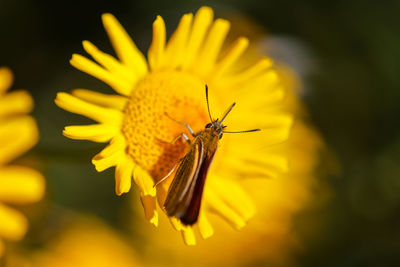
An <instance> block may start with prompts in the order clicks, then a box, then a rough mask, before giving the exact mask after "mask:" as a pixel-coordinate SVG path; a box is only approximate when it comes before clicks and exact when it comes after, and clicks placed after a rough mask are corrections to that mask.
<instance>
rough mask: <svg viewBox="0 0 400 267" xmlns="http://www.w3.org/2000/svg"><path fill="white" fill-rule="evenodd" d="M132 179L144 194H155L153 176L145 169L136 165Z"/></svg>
mask: <svg viewBox="0 0 400 267" xmlns="http://www.w3.org/2000/svg"><path fill="white" fill-rule="evenodd" d="M133 179H134V180H135V183H136V185H137V186H138V187H139V188H140V191H141V192H143V195H145V196H152V197H155V196H156V188H155V187H154V181H153V178H151V176H150V175H149V174H148V172H147V171H145V170H144V169H142V168H141V167H140V166H136V167H135V170H134V171H133Z"/></svg>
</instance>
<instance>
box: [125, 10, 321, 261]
mask: <svg viewBox="0 0 400 267" xmlns="http://www.w3.org/2000/svg"><path fill="white" fill-rule="evenodd" d="M238 18H240V20H238ZM232 25H233V27H234V28H235V29H236V30H238V29H242V31H240V30H239V32H236V33H233V34H232V35H231V36H230V37H231V38H232V37H234V36H235V35H236V36H238V35H239V36H240V35H241V34H243V32H246V34H249V33H251V32H253V33H252V34H251V35H250V36H249V38H250V40H251V46H250V47H249V49H248V50H247V51H246V55H245V56H244V57H242V59H243V60H240V62H238V63H237V67H238V68H240V65H242V66H243V65H246V64H248V62H249V60H250V61H251V60H252V59H254V58H257V57H259V56H260V55H261V54H262V49H261V47H260V45H261V43H260V42H258V40H265V39H264V38H265V31H262V30H254V29H259V28H260V26H259V25H258V24H254V23H253V22H252V21H251V20H250V21H249V19H248V18H244V17H235V18H234V20H233V21H232ZM280 63H281V62H276V63H275V67H276V70H277V72H278V74H279V77H280V82H281V83H280V84H281V85H282V86H283V87H284V88H285V89H287V91H286V95H285V99H284V101H283V103H282V108H283V109H284V110H286V111H287V112H289V113H292V114H295V117H296V120H295V121H294V124H293V127H292V129H291V133H290V137H289V139H288V140H287V141H286V142H284V143H281V144H278V145H275V146H273V147H270V148H269V150H270V151H271V152H272V153H276V154H277V155H282V156H284V157H285V158H287V159H288V165H289V168H288V171H287V172H286V173H280V174H278V175H277V176H276V178H275V179H243V180H241V181H238V183H240V186H241V187H243V188H244V189H245V190H246V192H248V194H249V195H251V196H252V199H253V200H254V203H255V205H256V209H257V211H258V212H257V216H255V218H253V219H252V220H251V221H250V222H249V223H248V225H247V227H246V228H244V229H243V230H242V231H240V232H237V231H232V230H231V229H229V228H226V227H225V223H224V222H223V221H222V220H220V219H219V218H218V217H216V216H210V218H209V219H210V221H211V222H212V224H213V226H214V227H215V229H216V231H218V235H215V237H214V238H212V239H210V240H207V242H199V243H198V245H197V246H196V247H190V248H187V247H185V246H184V245H182V242H180V240H179V239H178V238H177V237H176V236H175V235H174V232H173V231H171V229H169V228H168V227H165V226H164V225H163V224H162V223H161V224H160V227H159V228H158V229H157V231H156V232H155V231H154V230H153V229H152V228H151V227H149V226H148V225H146V224H143V223H142V224H139V225H138V222H136V223H134V222H132V221H130V222H128V223H129V224H131V225H132V232H133V233H134V234H135V235H137V234H140V235H143V237H145V238H146V239H147V242H145V243H142V244H141V246H142V247H143V254H142V255H143V256H144V257H145V258H147V259H154V257H153V255H155V254H156V255H158V257H157V258H156V259H155V260H156V262H158V263H159V264H163V265H164V266H219V267H221V266H230V267H231V266H296V264H295V263H294V262H293V255H294V254H296V253H298V252H302V251H304V248H303V247H302V246H303V244H302V240H301V239H300V237H299V234H300V233H299V230H298V229H296V225H295V216H296V215H297V214H298V213H299V212H300V211H301V210H304V209H305V208H307V207H308V206H310V205H313V204H314V205H315V203H318V204H321V202H323V199H321V197H320V196H323V197H325V198H326V197H327V195H328V194H329V192H328V191H327V188H326V187H324V186H323V185H321V184H319V183H318V181H319V179H318V178H317V175H318V173H317V167H318V166H319V167H321V165H320V164H321V160H320V155H321V153H326V152H327V151H326V147H325V145H324V142H323V140H322V138H321V136H320V135H319V133H318V131H317V130H316V129H314V127H313V126H312V125H311V124H310V123H309V121H308V120H309V116H308V113H307V110H306V108H305V107H304V106H303V104H302V102H301V101H300V100H299V98H298V97H297V95H296V94H297V93H298V92H301V91H302V90H303V85H302V84H301V81H300V79H299V76H298V74H297V73H296V72H295V71H294V70H293V69H292V68H290V66H288V65H286V64H280ZM238 65H239V66H238ZM224 138H225V137H224ZM315 192H318V194H316V193H315ZM316 195H317V196H316ZM134 203H135V202H134ZM136 206H137V203H135V204H134V205H133V208H134V210H133V212H132V214H133V216H132V220H134V219H135V217H136V216H135V215H136V214H135V211H136V210H137V207H136Z"/></svg>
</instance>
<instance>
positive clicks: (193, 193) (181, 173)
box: [155, 85, 260, 225]
mask: <svg viewBox="0 0 400 267" xmlns="http://www.w3.org/2000/svg"><path fill="white" fill-rule="evenodd" d="M206 100H207V109H208V115H209V117H210V121H211V122H210V123H208V124H207V125H206V126H205V129H204V130H202V131H200V132H198V133H194V132H193V130H192V129H191V128H190V126H189V125H188V124H186V123H184V122H179V121H176V122H177V123H180V124H182V125H184V126H185V127H186V128H187V129H188V130H189V132H190V134H191V135H192V136H193V137H194V140H193V142H191V141H190V139H189V138H188V137H187V136H186V135H185V134H184V133H182V134H180V135H179V136H178V137H177V138H175V140H174V141H172V143H175V142H176V141H177V140H178V139H179V138H183V139H185V140H186V141H187V142H188V143H189V144H190V145H191V146H190V149H189V152H188V153H187V154H186V155H185V156H184V157H183V158H182V159H181V160H180V161H179V163H178V164H177V165H175V167H174V168H173V169H172V170H171V171H170V172H169V173H168V174H167V175H166V176H165V177H164V178H163V179H161V180H160V181H159V182H158V183H157V184H156V185H155V186H157V185H158V184H160V183H161V182H163V181H164V180H165V179H166V178H168V177H169V176H170V175H171V174H172V173H173V172H174V170H175V168H176V167H177V166H178V165H179V167H178V170H177V171H176V174H175V177H174V179H173V180H172V184H171V186H170V187H169V190H168V194H167V197H166V200H165V202H164V209H165V211H166V212H167V215H168V216H170V217H172V216H174V217H176V218H178V219H179V220H180V221H181V222H182V223H183V224H185V225H193V224H195V223H196V222H197V219H198V216H199V211H200V205H201V199H202V195H203V188H204V184H205V180H206V177H207V173H208V170H209V168H210V165H211V162H212V161H213V158H214V155H215V152H216V151H217V148H218V141H219V139H221V138H222V134H223V133H245V132H256V131H260V129H252V130H247V131H237V132H228V131H224V129H225V128H226V126H225V125H223V124H222V122H223V121H224V120H225V118H226V116H227V115H228V114H229V112H230V111H231V110H232V108H233V107H234V106H235V104H236V103H233V104H232V105H231V106H230V107H229V108H228V110H227V111H226V112H225V114H224V115H223V116H222V119H221V121H219V119H216V120H213V119H212V116H211V112H210V106H209V103H208V86H207V85H206Z"/></svg>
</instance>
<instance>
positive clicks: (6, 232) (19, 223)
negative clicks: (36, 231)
mask: <svg viewBox="0 0 400 267" xmlns="http://www.w3.org/2000/svg"><path fill="white" fill-rule="evenodd" d="M0 222H1V223H0V237H3V238H5V239H7V240H11V241H17V240H20V239H21V238H22V237H23V236H24V235H25V233H26V230H27V228H28V221H27V220H26V218H25V217H24V216H23V215H22V213H20V212H19V211H16V210H14V209H11V208H9V207H7V206H5V205H3V204H1V203H0Z"/></svg>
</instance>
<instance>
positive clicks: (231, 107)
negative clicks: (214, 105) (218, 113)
mask: <svg viewBox="0 0 400 267" xmlns="http://www.w3.org/2000/svg"><path fill="white" fill-rule="evenodd" d="M235 105H236V103H235V102H234V103H233V104H232V105H231V106H230V107H229V108H228V110H227V111H226V112H225V115H224V116H223V117H222V119H221V121H220V122H219V123H220V124H221V123H222V121H223V120H225V118H226V116H228V114H229V112H231V110H232V109H233V107H234V106H235Z"/></svg>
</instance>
